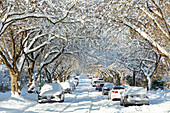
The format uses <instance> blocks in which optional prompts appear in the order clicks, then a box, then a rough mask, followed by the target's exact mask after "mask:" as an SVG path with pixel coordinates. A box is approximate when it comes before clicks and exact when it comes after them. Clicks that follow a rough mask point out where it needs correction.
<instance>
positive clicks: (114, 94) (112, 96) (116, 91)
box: [108, 86, 126, 100]
mask: <svg viewBox="0 0 170 113" xmlns="http://www.w3.org/2000/svg"><path fill="white" fill-rule="evenodd" d="M125 88H126V87H125V86H114V87H113V88H112V89H111V90H110V91H109V94H108V99H109V100H120V99H121V94H122V93H123V92H124V90H125Z"/></svg>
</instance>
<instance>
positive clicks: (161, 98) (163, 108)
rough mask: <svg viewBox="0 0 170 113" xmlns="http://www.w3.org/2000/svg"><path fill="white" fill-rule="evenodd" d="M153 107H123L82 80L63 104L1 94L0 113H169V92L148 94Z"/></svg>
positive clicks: (87, 80)
mask: <svg viewBox="0 0 170 113" xmlns="http://www.w3.org/2000/svg"><path fill="white" fill-rule="evenodd" d="M149 97H150V105H149V106H147V105H143V106H130V107H122V106H120V105H119V104H120V103H119V101H111V100H108V99H107V95H105V96H103V95H102V93H101V92H98V91H96V90H95V89H94V88H93V87H92V86H91V84H90V80H89V79H80V83H79V85H78V87H77V88H76V89H75V90H74V91H73V92H72V94H66V95H65V101H64V102H63V103H58V102H50V103H43V104H39V103H37V97H36V95H35V94H27V93H24V92H23V95H22V96H21V97H11V95H10V92H7V93H0V113H169V112H170V91H169V90H167V91H155V92H154V91H152V92H149Z"/></svg>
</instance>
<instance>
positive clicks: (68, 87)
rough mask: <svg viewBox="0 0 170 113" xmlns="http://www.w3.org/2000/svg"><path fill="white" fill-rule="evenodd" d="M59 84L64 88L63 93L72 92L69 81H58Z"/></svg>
mask: <svg viewBox="0 0 170 113" xmlns="http://www.w3.org/2000/svg"><path fill="white" fill-rule="evenodd" d="M60 84H61V86H62V87H63V89H64V93H70V94H71V93H72V86H71V84H70V82H69V81H66V82H60Z"/></svg>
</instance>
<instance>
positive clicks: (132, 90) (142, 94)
mask: <svg viewBox="0 0 170 113" xmlns="http://www.w3.org/2000/svg"><path fill="white" fill-rule="evenodd" d="M143 104H145V105H149V97H148V96H147V91H146V90H145V89H144V88H143V87H135V86H133V87H129V88H128V89H127V90H125V91H124V92H123V93H122V95H121V100H120V105H123V106H129V105H143Z"/></svg>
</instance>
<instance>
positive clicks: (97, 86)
mask: <svg viewBox="0 0 170 113" xmlns="http://www.w3.org/2000/svg"><path fill="white" fill-rule="evenodd" d="M103 86H104V82H100V83H97V84H96V90H99V91H102V88H103Z"/></svg>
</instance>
